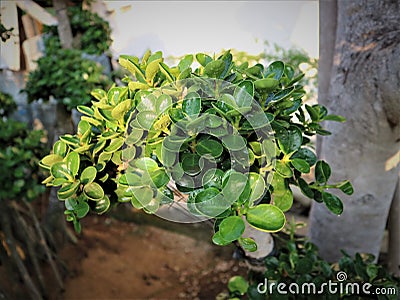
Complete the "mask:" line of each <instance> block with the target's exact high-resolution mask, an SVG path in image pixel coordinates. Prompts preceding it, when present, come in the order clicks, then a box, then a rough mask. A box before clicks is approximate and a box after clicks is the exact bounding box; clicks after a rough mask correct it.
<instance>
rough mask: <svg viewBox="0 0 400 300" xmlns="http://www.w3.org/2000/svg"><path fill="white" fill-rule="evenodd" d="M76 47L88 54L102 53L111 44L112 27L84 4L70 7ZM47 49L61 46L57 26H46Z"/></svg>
mask: <svg viewBox="0 0 400 300" xmlns="http://www.w3.org/2000/svg"><path fill="white" fill-rule="evenodd" d="M68 16H69V19H70V24H71V30H72V35H73V37H74V48H76V49H79V50H82V51H83V52H85V53H87V54H96V55H101V54H103V53H104V52H107V51H108V49H109V48H110V45H111V42H112V40H111V28H110V25H109V24H108V22H107V21H105V20H104V19H102V18H101V17H100V16H99V15H98V14H96V13H93V12H91V11H89V10H85V9H82V5H76V6H70V7H68ZM43 33H45V39H44V41H45V47H46V49H53V48H61V46H60V40H59V38H58V33H57V26H46V27H45V28H44V30H43Z"/></svg>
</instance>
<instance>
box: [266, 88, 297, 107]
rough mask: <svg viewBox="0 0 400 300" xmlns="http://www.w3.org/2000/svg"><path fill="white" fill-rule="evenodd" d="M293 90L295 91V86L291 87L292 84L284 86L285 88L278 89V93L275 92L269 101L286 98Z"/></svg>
mask: <svg viewBox="0 0 400 300" xmlns="http://www.w3.org/2000/svg"><path fill="white" fill-rule="evenodd" d="M294 91H295V87H293V86H291V87H288V88H286V89H284V90H281V91H279V92H278V93H276V94H275V95H274V96H273V97H272V99H271V101H274V102H276V101H280V100H283V99H286V98H288V97H289V96H290V95H291V94H292V93H293V92H294ZM289 103H290V102H289Z"/></svg>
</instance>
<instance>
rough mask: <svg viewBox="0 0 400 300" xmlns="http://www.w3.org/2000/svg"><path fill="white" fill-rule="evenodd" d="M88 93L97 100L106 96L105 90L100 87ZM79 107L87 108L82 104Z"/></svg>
mask: <svg viewBox="0 0 400 300" xmlns="http://www.w3.org/2000/svg"><path fill="white" fill-rule="evenodd" d="M90 95H92V96H93V97H95V98H96V99H97V100H99V101H100V100H102V99H104V98H107V93H106V91H104V90H102V89H94V90H93V91H91V92H90ZM81 107H86V108H87V106H83V105H82V106H81ZM78 110H79V109H78Z"/></svg>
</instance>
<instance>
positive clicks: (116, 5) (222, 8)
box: [105, 0, 318, 57]
mask: <svg viewBox="0 0 400 300" xmlns="http://www.w3.org/2000/svg"><path fill="white" fill-rule="evenodd" d="M105 2H106V5H107V7H108V9H110V10H114V13H113V15H112V20H111V23H112V26H113V30H114V32H113V35H114V43H113V49H114V52H115V55H119V54H132V55H138V56H141V55H142V54H143V53H144V52H145V50H146V49H151V50H152V51H157V50H162V51H163V52H164V53H165V54H166V55H174V56H180V55H183V54H185V53H194V52H211V53H214V52H215V53H218V52H219V51H220V50H221V49H229V48H235V49H237V50H243V51H247V52H249V53H251V54H258V53H260V52H261V51H263V49H264V45H263V41H264V40H267V41H269V42H270V43H274V42H275V43H277V44H279V45H281V46H283V47H290V46H298V47H301V48H303V49H304V50H306V51H307V52H308V53H309V54H310V56H312V57H317V56H318V1H316V0H313V1H301V0H298V1H260V0H259V1H105Z"/></svg>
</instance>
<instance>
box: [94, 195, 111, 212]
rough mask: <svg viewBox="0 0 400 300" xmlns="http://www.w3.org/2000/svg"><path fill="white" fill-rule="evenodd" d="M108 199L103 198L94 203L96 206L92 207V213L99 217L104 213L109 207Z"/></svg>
mask: <svg viewBox="0 0 400 300" xmlns="http://www.w3.org/2000/svg"><path fill="white" fill-rule="evenodd" d="M110 204H111V203H110V199H109V198H108V197H107V196H105V197H104V198H102V199H100V200H99V201H97V202H96V206H95V207H94V211H95V212H96V213H97V214H99V215H101V214H103V213H105V212H106V211H107V210H108V209H109V207H110Z"/></svg>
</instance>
